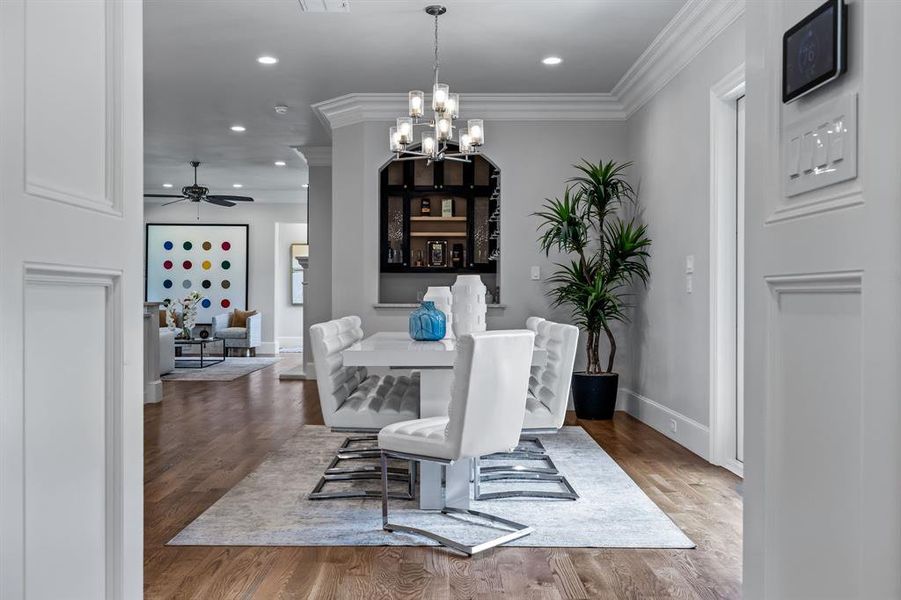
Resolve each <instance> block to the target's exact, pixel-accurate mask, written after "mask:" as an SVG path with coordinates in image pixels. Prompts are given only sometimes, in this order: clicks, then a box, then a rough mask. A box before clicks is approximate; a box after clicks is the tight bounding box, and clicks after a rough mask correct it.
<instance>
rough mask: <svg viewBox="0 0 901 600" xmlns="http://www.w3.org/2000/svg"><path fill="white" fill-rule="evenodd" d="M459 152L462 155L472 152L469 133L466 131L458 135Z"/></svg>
mask: <svg viewBox="0 0 901 600" xmlns="http://www.w3.org/2000/svg"><path fill="white" fill-rule="evenodd" d="M460 152H462V153H463V154H470V153H471V152H472V140H471V139H470V137H469V132H468V131H466V130H464V131H463V132H461V133H460Z"/></svg>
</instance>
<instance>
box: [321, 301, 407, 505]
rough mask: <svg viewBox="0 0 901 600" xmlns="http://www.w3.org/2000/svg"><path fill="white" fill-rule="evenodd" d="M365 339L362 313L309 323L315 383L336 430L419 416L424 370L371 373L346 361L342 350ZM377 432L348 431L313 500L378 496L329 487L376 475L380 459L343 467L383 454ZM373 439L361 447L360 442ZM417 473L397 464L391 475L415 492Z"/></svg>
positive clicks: (371, 428)
mask: <svg viewBox="0 0 901 600" xmlns="http://www.w3.org/2000/svg"><path fill="white" fill-rule="evenodd" d="M362 339H363V329H362V327H361V321H360V317H357V316H348V317H342V318H340V319H335V320H333V321H328V322H326V323H317V324H316V325H313V326H312V327H310V341H311V343H312V346H313V362H314V364H315V369H316V385H317V387H318V389H319V404H320V407H321V409H322V419H323V421H325V424H326V426H328V427H330V428H331V429H332V430H333V431H348V432H371V433H373V434H374V433H375V432H377V431H378V430H379V429H381V428H382V427H384V426H385V425H389V424H391V423H396V422H398V421H407V420H410V419H416V418H418V417H419V374H418V373H415V374H413V375H412V376H409V377H408V376H393V375H386V376H384V377H379V376H377V375H369V373H368V372H367V371H366V368H365V367H345V366H344V360H343V358H342V356H341V352H342V351H343V350H345V349H347V348H349V347H350V346H352V345H353V344H355V343H356V342H358V341H360V340H362ZM376 439H377V437H376V436H375V435H368V436H366V435H364V436H354V437H348V438H347V439H345V440H344V443H343V444H342V445H341V447H340V448H339V449H338V451H337V453H336V456H335V458H334V459H333V460H332V462H331V464H330V465H329V466H328V468H327V469H326V471H325V474H324V475H323V477H322V479H320V480H319V482H318V483H317V484H316V487H315V488H314V489H313V493H312V494H311V495H310V496H309V497H310V498H311V499H313V500H322V499H332V498H359V497H369V496H379V495H380V492H378V491H369V490H365V491H364V490H354V491H348V492H324V491H323V487H324V486H325V484H326V483H327V482H329V481H348V480H361V479H377V478H378V477H379V468H378V465H363V466H356V467H349V468H341V467H339V466H338V463H339V462H340V461H342V460H355V459H365V458H378V456H379V450H378V447H377V445H376V444H375V441H376ZM367 442H369V443H371V444H370V445H369V446H364V447H362V448H357V447H355V445H356V444H359V443H367ZM414 475H415V474H414V473H412V472H411V471H410V470H405V469H402V468H392V469H391V477H392V479H395V480H398V481H405V482H406V483H408V484H409V488H410V492H409V493H407V494H405V495H403V496H398V497H402V498H405V499H408V498H412V497H413V496H412V493H413V486H414V484H415V477H414Z"/></svg>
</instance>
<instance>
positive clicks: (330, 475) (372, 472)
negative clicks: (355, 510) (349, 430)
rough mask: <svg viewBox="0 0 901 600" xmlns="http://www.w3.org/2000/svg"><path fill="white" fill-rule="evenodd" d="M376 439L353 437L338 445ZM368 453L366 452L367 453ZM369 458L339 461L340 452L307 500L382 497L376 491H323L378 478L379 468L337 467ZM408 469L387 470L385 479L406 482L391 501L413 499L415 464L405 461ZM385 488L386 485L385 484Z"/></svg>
mask: <svg viewBox="0 0 901 600" xmlns="http://www.w3.org/2000/svg"><path fill="white" fill-rule="evenodd" d="M373 439H377V436H355V437H349V438H347V439H345V440H344V443H343V444H342V445H341V447H342V448H346V447H348V446H350V445H351V444H354V443H358V442H367V441H371V440H373ZM367 451H368V450H367ZM375 452H376V454H375V458H378V457H379V451H378V450H376V451H375ZM370 457H371V456H350V457H348V458H342V455H341V452H340V451H339V452H338V454H336V455H335V457H334V458H333V459H332V461H331V462H330V463H329V465H328V467H326V469H325V473H323V475H322V477H321V478H320V479H319V481H318V482H317V483H316V486H315V487H314V488H313V491H312V492H310V494H309V496H307V497H308V498H309V499H310V500H338V499H343V498H379V497H381V495H382V492H381V491H378V490H342V491H336V492H328V491H324V488H325V486H326V484H328V483H332V482H338V481H366V480H373V479H380V478H381V475H382V474H381V472H380V471H381V469H380V467H379V465H377V464H376V465H357V466H354V467H339V466H338V464H339V463H340V462H341V461H342V460H358V459H362V458H370ZM407 464H408V467H407V468H406V469H405V468H402V467H387V465H386V469H387V478H388V479H390V480H391V481H399V482H405V483H407V486H406V488H407V489H406V491H405V492H391V493H390V495H391V497H392V498H396V499H398V500H413V499H414V498H415V497H416V463H415V461H407ZM386 485H387V482H386Z"/></svg>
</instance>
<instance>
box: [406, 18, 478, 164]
mask: <svg viewBox="0 0 901 600" xmlns="http://www.w3.org/2000/svg"><path fill="white" fill-rule="evenodd" d="M425 12H426V13H428V14H429V15H431V16H433V17H435V67H434V70H435V82H434V85H433V86H432V112H433V117H432V118H431V119H426V118H425V116H424V115H425V94H424V93H423V92H422V91H421V90H413V91H411V92H410V93H409V94H408V101H409V106H408V108H409V110H408V116H406V117H400V118H399V119H397V125H396V126H394V127H392V128H391V130H390V134H389V136H388V142H389V145H390V148H391V152H393V153H394V154H395V158H397V159H398V160H423V159H425V160H428V161H429V162H433V161H434V162H438V161H442V160H454V161H458V162H469V157H470V156H471V155H473V154H478V152H479V147H480V146H482V144H484V143H485V126H484V124H483V122H482V119H469V120H468V121H466V129H459V128H458V126H457V125H456V124H455V123H456V121H457V120H458V119H459V118H460V94H452V93H451V91H450V87H449V86H448V85H447V84H446V83H440V82H439V80H438V67H439V62H438V17H439V16H441V15H443V14H444V13H446V12H447V8H445V7H444V6H440V5H432V6H427V7H426V9H425ZM417 128H419V130H420V136H419V139H418V140H417V139H416V131H417ZM454 130H457V132H456V141H457V145H458V151H457V152H449V151H448V149H449V146H448V142H451V141H453V140H454V139H455V131H454ZM417 142H418V143H419V149H418V150H414V149H413V148H414V146H415V144H416V143H417Z"/></svg>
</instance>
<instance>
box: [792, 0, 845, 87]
mask: <svg viewBox="0 0 901 600" xmlns="http://www.w3.org/2000/svg"><path fill="white" fill-rule="evenodd" d="M846 32H847V7H846V6H845V4H844V2H843V1H842V0H829V1H828V2H826V3H825V4H823V5H822V6H820V7H819V8H817V9H816V10H815V11H813V12H812V13H810V14H809V15H807V16H806V17H805V18H804V19H803V20H801V22H800V23H798V24H797V25H795V26H794V27H792V28H791V29H789V30H788V31H786V32H785V35H783V36H782V101H783V102H791V101H792V100H794V99H796V98H798V97H800V96H803V95H804V94H806V93H808V92H811V91H813V90H814V89H816V88H818V87H820V86H821V85H823V84H825V83H827V82H829V81H832V80H833V79H835V78H837V77H838V76H839V75H841V74H842V73H844V72H845V68H846V65H847V44H846V43H845V42H846V40H847V33H846Z"/></svg>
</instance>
